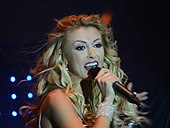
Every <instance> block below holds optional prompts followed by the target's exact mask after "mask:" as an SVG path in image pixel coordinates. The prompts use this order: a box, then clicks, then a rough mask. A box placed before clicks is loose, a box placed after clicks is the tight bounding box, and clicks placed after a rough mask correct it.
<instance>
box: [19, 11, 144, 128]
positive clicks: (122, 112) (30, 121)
mask: <svg viewBox="0 0 170 128" xmlns="http://www.w3.org/2000/svg"><path fill="white" fill-rule="evenodd" d="M56 22H57V24H56V26H55V27H54V29H53V30H52V31H51V32H50V33H49V35H48V46H47V49H46V51H45V52H44V53H43V55H42V56H41V57H40V58H39V60H38V61H37V64H36V66H35V67H34V68H33V69H31V71H30V72H31V73H32V74H33V75H34V76H36V78H37V79H36V81H37V84H36V96H37V100H36V103H35V104H31V105H27V106H23V107H21V109H20V110H21V111H20V112H21V114H22V115H23V117H24V118H25V120H26V125H25V127H26V128H28V127H29V128H30V127H34V128H35V127H38V123H39V118H40V115H41V113H42V112H43V109H44V107H43V105H44V104H45V103H44V101H45V100H44V99H45V98H46V97H47V95H48V94H49V93H50V92H51V91H53V90H54V89H61V90H62V91H63V93H64V94H65V95H66V96H68V97H69V98H70V100H71V101H72V103H73V105H74V107H75V108H76V111H77V113H78V114H79V116H80V118H81V119H82V122H83V123H84V124H85V125H87V126H89V127H91V126H92V125H93V123H94V121H95V118H94V115H95V114H96V112H97V106H98V104H99V103H100V102H102V94H101V92H100V89H99V88H98V86H97V85H96V83H95V81H93V82H92V84H91V86H90V87H88V89H90V92H89V90H88V91H87V90H86V89H87V88H86V89H84V91H85V92H89V94H88V97H86V96H83V95H82V94H80V93H78V92H76V91H75V88H76V86H77V85H76V83H75V82H74V80H73V79H72V77H71V75H70V74H71V73H70V72H69V69H67V64H68V63H69V62H68V61H67V60H66V58H65V57H64V54H63V49H64V45H65V39H66V36H67V34H68V33H69V32H71V30H72V29H75V28H78V27H81V26H84V27H86V26H87V27H89V26H91V27H95V28H96V29H98V31H99V32H100V33H101V36H102V41H103V47H104V64H103V67H104V68H107V69H109V70H110V71H111V72H113V73H115V74H116V75H117V76H118V77H119V78H120V79H121V81H122V83H123V84H126V81H127V79H128V77H127V75H126V74H125V73H124V72H123V70H122V69H121V68H120V58H119V57H118V53H117V44H116V41H114V38H113V31H112V29H111V26H110V24H109V23H110V19H109V18H108V17H107V16H104V15H103V16H100V15H84V14H82V15H78V16H76V15H71V16H66V17H64V18H62V19H60V20H56ZM85 100H87V102H85ZM114 105H115V112H114V114H113V121H112V125H113V126H114V127H115V128H117V127H122V126H125V124H124V123H125V122H127V121H129V120H134V121H135V122H138V123H140V122H142V121H143V120H145V118H144V117H143V116H139V115H138V112H137V111H136V110H135V109H134V107H133V105H132V104H131V103H129V102H127V101H126V100H124V99H123V98H121V97H120V96H119V95H116V97H115V99H114ZM24 110H26V111H24Z"/></svg>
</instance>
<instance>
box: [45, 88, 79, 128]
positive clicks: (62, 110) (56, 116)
mask: <svg viewBox="0 0 170 128" xmlns="http://www.w3.org/2000/svg"><path fill="white" fill-rule="evenodd" d="M43 116H44V117H46V118H47V119H48V120H49V121H50V122H51V125H52V126H60V127H64V126H65V124H66V122H67V123H68V122H71V120H72V119H75V118H77V115H76V112H75V110H74V108H73V105H72V103H71V100H70V99H69V98H68V97H67V96H66V95H65V94H64V93H63V91H62V90H60V89H56V90H53V91H52V92H50V93H49V94H48V95H47V97H46V99H45V104H44V113H43Z"/></svg>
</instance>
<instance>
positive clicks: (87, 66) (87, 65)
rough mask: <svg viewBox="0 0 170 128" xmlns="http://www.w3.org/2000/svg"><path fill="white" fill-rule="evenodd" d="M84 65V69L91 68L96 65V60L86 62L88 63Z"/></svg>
mask: <svg viewBox="0 0 170 128" xmlns="http://www.w3.org/2000/svg"><path fill="white" fill-rule="evenodd" d="M84 67H85V69H86V70H90V69H91V68H95V67H98V62H97V61H93V62H88V63H86V64H85V66H84Z"/></svg>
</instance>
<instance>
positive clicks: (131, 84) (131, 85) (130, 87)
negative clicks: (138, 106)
mask: <svg viewBox="0 0 170 128" xmlns="http://www.w3.org/2000/svg"><path fill="white" fill-rule="evenodd" d="M132 87H133V83H132V82H130V83H128V85H127V88H128V89H129V90H130V91H131V90H132Z"/></svg>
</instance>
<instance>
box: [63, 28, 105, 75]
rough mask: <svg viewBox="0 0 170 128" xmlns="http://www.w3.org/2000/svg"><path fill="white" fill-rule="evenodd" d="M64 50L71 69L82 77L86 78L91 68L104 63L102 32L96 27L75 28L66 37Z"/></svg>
mask: <svg viewBox="0 0 170 128" xmlns="http://www.w3.org/2000/svg"><path fill="white" fill-rule="evenodd" d="M63 52H64V55H65V57H66V59H67V61H68V69H69V71H70V72H71V73H73V74H74V75H76V76H79V77H80V78H86V77H87V76H88V75H87V73H88V71H89V69H90V68H92V67H96V66H98V67H102V65H103V60H104V49H103V43H102V38H101V33H100V32H99V31H98V30H97V29H96V28H95V27H80V28H76V29H73V30H71V31H70V32H69V33H68V35H67V37H66V42H65V46H64V51H63Z"/></svg>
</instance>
